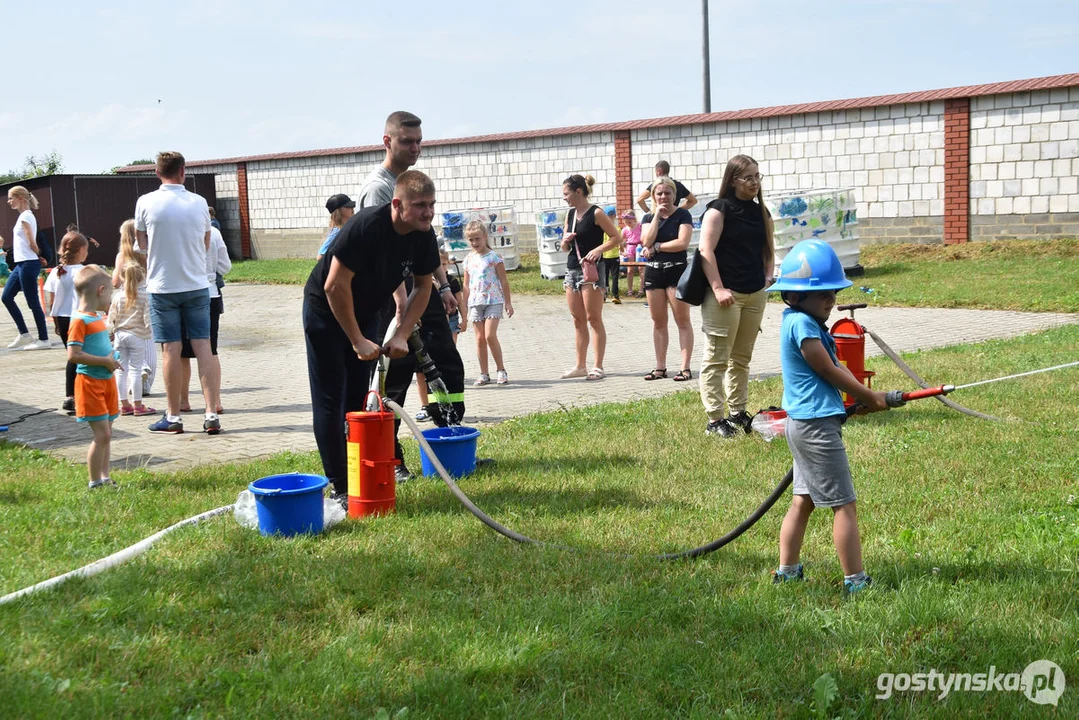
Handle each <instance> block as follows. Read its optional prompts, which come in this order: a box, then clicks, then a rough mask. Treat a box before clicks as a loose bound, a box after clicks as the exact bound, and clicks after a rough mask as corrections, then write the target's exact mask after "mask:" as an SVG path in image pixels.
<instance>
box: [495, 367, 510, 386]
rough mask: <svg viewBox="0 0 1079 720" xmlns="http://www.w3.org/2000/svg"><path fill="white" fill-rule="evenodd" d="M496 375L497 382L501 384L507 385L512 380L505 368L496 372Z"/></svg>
mask: <svg viewBox="0 0 1079 720" xmlns="http://www.w3.org/2000/svg"><path fill="white" fill-rule="evenodd" d="M495 377H496V378H497V380H496V382H497V383H498V384H499V385H505V384H506V383H508V382H509V381H510V376H509V373H507V372H506V371H505V370H499V371H498V372H497V373H495Z"/></svg>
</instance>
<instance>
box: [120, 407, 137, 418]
mask: <svg viewBox="0 0 1079 720" xmlns="http://www.w3.org/2000/svg"><path fill="white" fill-rule="evenodd" d="M120 414H121V415H124V416H127V415H134V414H135V408H133V407H131V406H130V405H128V406H127V407H123V408H120Z"/></svg>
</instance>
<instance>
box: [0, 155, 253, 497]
mask: <svg viewBox="0 0 1079 720" xmlns="http://www.w3.org/2000/svg"><path fill="white" fill-rule="evenodd" d="M156 173H157V176H158V178H159V179H160V181H161V185H160V187H159V188H158V189H157V190H155V191H153V192H150V193H147V194H146V195H143V196H142V197H140V198H139V199H138V201H137V203H136V205H135V208H134V210H135V212H134V215H135V216H134V217H133V218H132V219H130V220H127V221H125V222H124V223H123V224H122V225H121V226H120V229H119V232H120V239H119V252H118V253H117V255H116V260H115V263H114V267H113V270H112V272H111V273H109V272H107V271H106V270H105V269H104V268H102V267H101V266H99V265H93V264H90V265H87V264H85V263H86V259H87V256H88V254H89V249H90V245H91V244H94V245H95V246H96V245H97V243H96V241H94V240H93V238H87V237H86V236H85V235H83V234H82V233H81V232H79V229H78V228H77V227H76V226H74V225H69V226H68V228H67V232H66V233H65V234H64V235H63V236H62V238H61V239H60V243H59V248H58V252H57V263H56V266H55V267H53V268H51V269H50V271H49V273H48V277H47V278H46V280H45V282H44V285H43V288H42V290H43V292H42V296H43V298H44V306H42V302H41V299H40V298H39V296H38V285H37V280H38V277H39V275H40V274H41V270H42V267H43V264H44V259H43V257H42V248H41V247H40V246H39V244H38V238H39V235H38V227H37V219H36V217H35V216H34V211H35V210H36V209H38V207H39V205H38V202H37V199H36V198H35V197H34V195H33V194H32V193H30V192H29V191H28V190H27V189H26V188H25V187H23V186H21V185H16V186H14V187H12V188H11V189H10V190H9V191H8V204H9V205H10V206H11V207H12V209H14V210H16V211H17V212H18V213H19V216H18V220H17V221H16V224H15V227H14V228H13V233H12V235H13V251H14V252H13V258H12V259H13V261H14V267H13V269H12V274H11V276H10V278H9V279H8V282H7V284H6V285H5V287H4V293H3V301H4V305H5V307H6V308H7V310H8V312H9V313H10V315H11V317H12V320H13V321H14V322H15V325H16V328H17V330H18V334H17V335H16V337H15V339H14V340H12V342H11V343H10V344H9V345H8V348H9V349H12V350H14V349H22V350H44V349H48V348H49V347H51V346H52V343H51V342H50V340H49V336H48V328H47V325H46V322H47V321H46V317H49V318H52V323H53V329H54V332H55V334H56V335H57V336H58V337H59V338H60V340H61V341H62V343H63V346H64V347H65V348H66V349H67V361H66V365H65V373H64V400H63V402H62V403H61V407H62V408H63V410H64V411H66V412H67V413H68V414H70V415H74V416H75V419H76V421H77V422H80V423H86V424H87V425H88V426H89V428H90V430H91V432H92V435H93V441H92V442H91V445H90V449H89V452H88V454H87V465H88V472H89V487H90V488H97V487H101V486H105V485H114V484H115V483H113V482H112V480H111V479H110V477H109V446H110V442H111V437H112V423H113V422H114V421H115V420H116V419H117V418H118V417H120V416H122V415H131V416H137V417H144V416H151V415H156V414H157V412H158V411H157V410H156V409H154V408H152V407H149V406H148V405H146V403H145V402H144V397H145V396H146V395H147V394H149V393H150V390H151V387H152V385H153V383H154V378H155V375H156V374H157V352H158V346H160V348H161V353H162V359H163V363H162V365H163V368H164V379H165V396H166V403H167V409H166V410H165V411H164V412H163V413H162V415H161V417H160V419H158V420H157V421H155V422H154V423H152V424H151V425H149V427H148V430H149V431H150V432H152V433H165V434H176V433H180V432H183V429H184V427H183V420H182V418H181V413H184V412H191V405H190V399H189V397H188V385H189V383H190V377H191V367H190V358H196V359H197V361H198V370H199V378H200V381H201V384H202V389H203V399H204V402H205V416H204V419H203V423H202V429H203V431H204V432H206V433H207V434H210V435H215V434H217V433H219V432H221V421H220V418H219V417H218V415H219V414H220V413H221V412H222V411H223V408H222V407H221V395H220V387H221V366H220V363H219V362H218V358H217V339H218V338H217V335H218V327H219V318H220V315H221V313H222V312H224V306H223V301H222V298H221V292H220V288H221V286H222V285H223V280H222V277H223V275H224V274H226V273H228V272H229V270H230V269H231V262H230V260H229V257H228V251H227V250H226V248H225V243H224V239H223V238H222V236H221V232H220V228H219V226H218V225H216V224H215V223H216V221H215V218H214V217H213V213H212V209H211V208H210V207H209V206H208V205H207V203H206V200H205V199H204V198H202V197H201V196H199V195H197V194H195V193H192V192H189V191H188V190H187V189H186V188H185V187H184V180H185V177H186V169H185V163H184V158H183V156H182V155H180V154H179V153H176V152H162V153H159V154H158V156H157V159H156ZM114 290H116V292H115V293H114V292H113V291H114ZM20 293H21V294H22V295H23V297H24V299H25V302H26V305H27V308H28V309H29V310H30V312H31V314H32V315H33V316H34V320H35V323H36V325H37V339H35V338H34V336H33V335H31V334H30V332H29V329H28V328H27V326H26V324H25V322H24V320H23V317H22V313H21V310H20V308H19V307H18V304H17V303H16V302H15V298H16V296H17V295H18V294H20Z"/></svg>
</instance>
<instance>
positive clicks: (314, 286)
mask: <svg viewBox="0 0 1079 720" xmlns="http://www.w3.org/2000/svg"><path fill="white" fill-rule="evenodd" d="M390 209H391V206H390V205H389V204H386V205H381V206H378V207H370V208H364V209H363V210H360V211H359V212H358V213H356V214H355V215H353V216H352V218H351V219H350V220H349V221H348V222H347V223H345V226H344V227H343V228H341V232H340V234H339V235H338V236H337V239H335V240H334V242H333V245H332V246H331V247H330V249H329V250H328V251H327V252H326V254H325V255H323V256H322V259H321V260H319V261H318V264H317V265H315V269H314V270H312V271H311V275H310V276H309V277H308V278H307V285H306V286H305V287H304V291H303V295H304V305H305V306H306V309H307V311H308V312H311V313H313V314H315V315H317V316H321V317H322V318H324V319H326V320H329V319H331V318H333V312H332V311H331V310H330V305H329V303H328V302H327V300H326V290H325V287H326V278H327V277H328V276H329V274H330V263H331V262H332V260H333V258H337V261H338V262H340V263H341V264H342V265H344V266H345V267H347V268H348V269H349V270H351V271H352V272H353V273H355V275H354V276H353V278H352V301H353V307H354V312H355V313H356V322H357V323H359V324H360V325H363V324H364V323H365V322H367V321H369V320H371V319H372V318H374V317H375V316H377V315H378V314H379V311H380V310H381V309H382V308H383V307H384V306H385V304H386V301H387V300H389V299H390V298H391V297H392V295H393V291H394V288H396V287H397V286H398V285H400V284H401V281H402V280H403V279H405V278H407V277H410V276H412V275H430V274H431V273H433V272H434V271H435V268H437V267H438V266H439V264H440V262H441V261H440V259H439V257H438V244H437V242H436V240H435V233H434V231H433V230H427V231H420V230H414V231H412V232H410V233H407V234H405V235H398V234H397V232H396V231H395V230H394V229H393V221H392V219H391V215H390Z"/></svg>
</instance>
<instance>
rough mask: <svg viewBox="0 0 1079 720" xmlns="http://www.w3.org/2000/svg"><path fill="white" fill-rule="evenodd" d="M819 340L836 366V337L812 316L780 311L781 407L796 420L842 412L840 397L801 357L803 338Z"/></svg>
mask: <svg viewBox="0 0 1079 720" xmlns="http://www.w3.org/2000/svg"><path fill="white" fill-rule="evenodd" d="M809 339H816V340H820V342H821V344H822V345H824V349H825V350H827V351H828V356H829V357H830V358H832V362H834V363H835V364H836V365H839V359H838V358H837V357H836V351H835V339H833V338H832V336H831V335H830V334H829V333H828V332H827V330H825V329H824V327H823V326H822V325H821V324H820V323H819V322H817V320H816V319H814V318H813V317H812V316H810V315H808V314H807V313H804V312H801V311H799V310H792V309H791V308H787V309H786V310H784V311H783V325H782V327H781V328H780V330H779V358H780V360H781V361H782V363H783V409H784V410H786V411H787V415H788V416H789V417H792V418H794V419H795V420H813V419H815V418H825V417H832V416H833V415H845V414H846V410H844V409H843V396H842V395H841V394H840V392H839V389H838V388H836V387H835V386H834V385H832V384H830V383H829V382H828V381H826V380H825V379H824V378H822V377H821V376H820V375H818V374H817V373H816V371H815V370H813V368H811V367H810V366H809V363H807V362H806V359H805V358H804V357H802V342H803V341H804V340H809Z"/></svg>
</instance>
